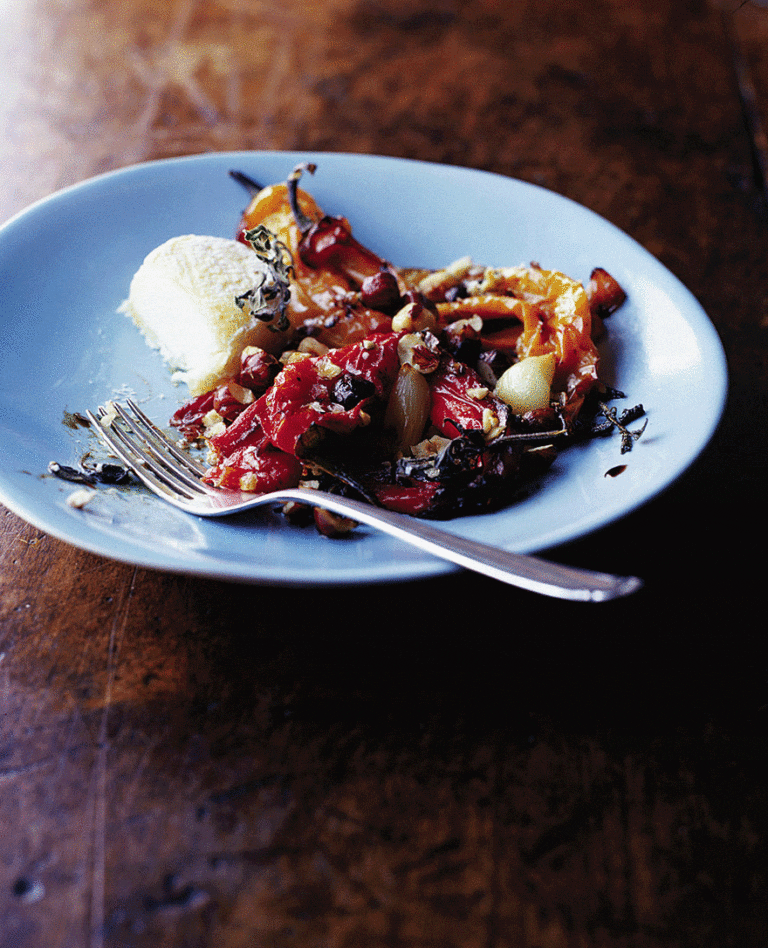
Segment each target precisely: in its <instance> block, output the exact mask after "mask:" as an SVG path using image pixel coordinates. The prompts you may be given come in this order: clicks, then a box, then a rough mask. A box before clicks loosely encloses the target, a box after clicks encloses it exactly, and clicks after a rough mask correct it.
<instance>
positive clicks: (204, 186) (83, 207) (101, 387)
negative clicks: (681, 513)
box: [0, 152, 727, 585]
mask: <svg viewBox="0 0 768 948" xmlns="http://www.w3.org/2000/svg"><path fill="white" fill-rule="evenodd" d="M306 160H309V161H313V162H315V163H316V164H317V166H318V170H317V173H316V174H315V175H314V177H312V178H306V179H305V182H304V184H305V185H306V186H307V188H308V189H309V190H311V192H312V193H313V194H314V196H315V197H316V199H317V201H318V203H319V204H320V206H321V207H323V208H324V209H325V211H326V212H328V213H330V214H340V215H344V216H345V217H347V218H348V219H349V220H350V221H351V223H352V226H353V229H354V232H355V235H356V236H357V237H358V238H359V239H360V240H361V241H362V242H363V243H365V244H368V245H369V246H370V247H372V248H373V249H374V250H376V251H377V252H378V253H379V254H380V255H381V256H382V257H385V258H387V259H389V260H391V261H392V262H393V263H395V264H398V265H403V266H422V267H440V266H443V265H445V264H447V263H449V262H451V261H453V260H454V259H456V258H458V257H461V256H465V255H467V254H469V255H471V256H472V257H473V258H474V259H475V260H476V261H477V262H479V263H484V264H490V265H496V266H502V265H514V264H518V263H529V262H531V261H536V262H538V263H540V264H541V265H542V266H543V267H546V268H548V269H559V270H562V271H564V272H565V273H567V274H568V275H569V276H572V277H574V278H576V279H580V280H583V281H586V280H587V279H588V278H589V274H590V272H591V270H592V269H593V268H594V267H595V266H601V267H604V268H605V269H606V270H608V271H609V273H611V274H612V275H613V276H614V277H616V279H617V280H618V281H619V282H620V283H621V284H622V286H623V287H624V288H625V289H626V291H627V293H628V297H629V298H628V302H627V303H626V304H625V305H624V306H623V307H622V309H621V310H619V311H618V312H617V313H616V314H614V315H613V316H612V317H611V318H610V320H609V321H608V328H609V337H608V339H607V340H606V342H605V343H604V344H603V346H602V351H603V360H604V361H603V370H602V377H603V379H604V381H606V382H607V383H609V384H611V385H613V386H615V387H616V388H619V389H621V390H622V391H624V392H625V393H626V395H627V399H626V401H625V402H618V403H616V404H617V405H618V406H619V407H621V406H622V405H623V406H630V405H634V404H636V403H638V402H641V403H642V404H643V405H644V407H645V409H646V412H647V417H648V428H647V431H646V433H645V435H644V436H643V437H642V438H641V439H640V440H639V441H638V442H636V445H635V448H634V450H632V451H631V452H630V453H629V454H626V455H624V456H621V455H620V450H619V449H620V444H619V438H618V437H617V436H616V437H608V438H601V439H597V440H594V441H591V442H589V443H588V444H585V445H582V446H578V447H575V448H572V449H570V450H568V451H566V452H565V453H564V454H563V455H562V456H561V458H560V459H559V460H558V462H557V464H556V466H555V467H554V469H553V470H552V471H551V472H550V473H549V474H548V475H547V476H546V477H545V478H544V479H543V480H542V482H541V484H540V485H539V487H538V489H537V490H536V491H535V492H533V493H532V494H531V495H530V496H529V497H527V498H526V499H525V500H523V501H521V502H519V503H518V504H516V505H515V506H513V507H510V508H509V509H507V510H504V511H501V512H499V513H494V514H486V515H484V516H475V517H468V518H460V519H457V520H453V521H451V522H449V523H445V524H442V526H443V527H444V529H445V530H451V531H454V532H456V533H460V534H463V535H467V536H472V537H476V538H482V539H484V540H486V541H490V542H493V543H496V544H498V545H500V546H504V547H507V548H509V549H513V550H517V551H520V552H534V551H540V550H544V549H546V548H548V547H552V546H555V545H557V544H560V543H563V542H566V541H568V540H572V539H574V538H576V537H579V536H582V535H583V534H586V533H588V532H590V531H593V530H596V529H598V528H600V527H602V526H604V525H605V524H607V523H609V522H611V521H613V520H615V519H617V518H618V517H621V516H622V515H624V514H626V513H628V512H629V511H631V510H634V509H635V508H637V507H638V506H639V505H641V504H643V503H644V502H646V501H647V500H649V499H650V498H652V497H653V496H654V495H655V494H657V493H658V492H659V491H661V490H662V489H664V488H665V487H667V486H668V485H669V484H670V483H671V482H672V481H674V480H675V478H677V477H678V476H679V475H680V474H681V473H682V472H683V471H684V470H685V469H686V468H687V467H688V466H689V465H690V464H691V462H692V461H693V460H694V459H695V458H696V457H697V455H698V454H699V452H700V451H701V450H702V448H703V447H704V446H705V445H706V443H707V442H708V440H709V439H710V437H711V436H712V434H713V432H714V429H715V427H716V425H717V423H718V421H719V419H720V416H721V413H722V410H723V407H724V402H725V397H726V390H727V369H726V363H725V358H724V355H723V350H722V347H721V345H720V341H719V339H718V336H717V334H716V332H715V330H714V328H713V326H712V324H711V323H710V321H709V320H708V318H707V316H706V315H705V313H704V312H703V310H702V309H701V307H700V306H699V304H698V303H697V301H696V300H695V299H694V298H693V296H692V295H691V294H690V293H689V292H688V291H687V290H686V289H685V288H684V287H683V286H682V285H681V284H680V282H679V281H678V280H677V279H676V278H675V277H674V276H673V275H672V274H671V273H669V271H668V270H666V269H665V268H664V267H663V266H662V265H661V264H660V263H659V262H658V261H657V260H655V259H654V258H653V257H652V256H651V255H650V254H649V253H647V252H646V251H645V250H644V249H643V248H642V247H640V246H639V245H638V244H637V243H635V242H634V241H633V240H632V239H631V238H629V237H628V236H627V235H626V234H624V233H622V232H621V231H620V230H618V229H617V228H616V227H614V226H613V225H612V224H610V223H608V222H607V221H605V220H604V219H602V218H601V217H599V216H597V215H596V214H594V213H592V212H591V211H589V210H586V209H585V208H583V207H581V206H579V205H577V204H575V203H573V202H572V201H570V200H567V199H565V198H563V197H561V196H559V195H557V194H553V193H552V192H549V191H546V190H543V189H541V188H538V187H536V186H534V185H530V184H525V183H522V182H520V181H515V180H511V179H509V178H504V177H500V176H497V175H492V174H488V173H485V172H478V171H472V170H467V169H463V168H456V167H446V166H441V165H432V164H426V163H421V162H414V161H406V160H401V159H393V158H381V157H371V156H362V155H340V154H305V153H300V154H292V153H285V152H283V153H274V152H267V153H259V152H241V153H234V154H233V153H228V154H209V155H200V156H194V157H188V158H179V159H172V160H165V161H159V162H150V163H146V164H142V165H137V166H134V167H129V168H125V169H122V170H120V171H116V172H112V173H110V174H107V175H103V176H100V177H97V178H94V179H92V180H89V181H86V182H84V183H82V184H79V185H76V186H74V187H71V188H68V189H66V190H64V191H61V192H59V193H57V194H54V195H52V196H50V197H49V198H46V199H45V200H43V201H40V202H39V203H37V204H35V205H33V206H32V207H30V208H28V209H27V210H26V211H24V212H23V213H21V214H19V215H18V216H16V217H15V218H14V219H12V220H11V221H9V222H8V223H7V224H6V225H5V226H4V227H3V228H2V229H0V275H1V277H0V278H1V280H2V284H1V285H2V298H1V301H0V306H1V307H2V310H1V314H0V325H1V329H2V342H1V343H0V346H1V347H2V370H1V375H0V445H2V449H1V450H2V462H1V464H0V500H2V502H3V503H4V504H5V505H6V506H7V507H9V508H10V509H11V510H13V511H14V512H15V513H16V514H18V515H19V516H21V517H23V518H24V519H25V520H27V521H29V522H30V523H31V524H33V525H34V526H36V527H38V528H39V529H41V530H43V531H45V532H47V533H49V534H52V535H53V536H56V537H59V538H60V539H62V540H65V541H67V542H69V543H72V544H74V545H75V546H78V547H82V548H84V549H87V550H90V551H92V552H95V553H98V554H102V555H104V556H107V557H112V558H114V559H117V560H122V561H125V562H129V563H134V564H137V565H140V566H146V567H152V568H157V569H163V570H172V571H178V572H183V573H192V574H197V575H204V576H212V577H221V578H225V579H232V580H243V581H247V582H258V583H276V584H277V583H280V584H297V583H306V584H318V585H326V584H345V583H351V582H373V581H395V580H405V579H415V578H420V577H428V576H434V575H437V574H440V573H443V572H446V571H448V570H450V569H453V567H450V566H447V565H445V564H443V563H442V562H439V561H437V560H435V559H433V558H431V557H429V556H427V555H425V554H422V553H420V552H418V551H416V550H413V549H411V548H409V547H407V546H404V545H402V544H400V543H398V542H396V541H395V540H392V539H389V538H387V537H384V536H382V535H379V534H377V533H375V532H372V531H369V530H367V529H362V528H360V529H359V530H358V531H356V532H355V534H354V536H353V537H352V538H350V539H346V540H343V541H334V540H329V539H326V538H324V537H322V536H320V535H318V534H317V533H316V532H315V531H314V529H308V528H307V529H305V528H299V527H293V526H290V525H289V524H288V523H286V522H285V521H284V520H283V518H282V517H281V516H280V515H279V514H277V513H272V512H269V511H259V512H253V513H252V514H248V515H247V516H245V517H241V518H239V519H237V520H235V519H229V520H218V521H212V520H200V519H197V518H194V517H190V516H187V515H185V514H182V513H180V512H178V511H175V510H173V509H171V508H170V507H168V506H167V505H165V504H163V503H162V502H161V501H160V500H157V499H156V498H154V497H151V496H147V495H145V494H143V493H142V492H141V491H138V490H128V491H125V490H123V491H121V490H115V489H106V488H100V489H99V491H98V496H97V497H96V499H95V500H93V501H91V502H90V503H89V504H88V505H87V506H85V507H84V508H82V509H73V508H71V507H70V506H68V505H67V503H66V499H67V497H68V496H69V495H70V494H71V493H72V492H73V489H74V488H73V486H72V485H70V484H66V483H63V482H62V481H60V480H57V479H55V478H53V477H51V476H48V475H47V473H46V471H47V466H48V462H49V461H52V460H55V461H58V462H60V463H63V464H76V463H77V462H78V460H79V459H80V458H81V457H82V456H83V454H84V453H85V452H86V451H88V450H89V449H92V448H94V447H95V444H94V440H93V437H92V436H91V435H90V434H89V433H88V432H87V431H85V430H83V429H74V430H73V429H72V428H71V427H68V426H67V425H66V424H65V420H66V419H67V418H68V417H69V414H70V413H74V412H84V411H85V410H86V409H87V408H94V407H95V406H97V405H99V404H102V403H103V402H104V401H105V400H106V399H109V398H115V397H119V396H120V395H121V394H124V393H129V394H133V395H134V397H136V398H138V400H139V401H140V402H141V403H142V405H143V407H144V409H145V410H146V411H147V412H148V413H149V414H150V415H151V416H152V417H153V418H154V419H155V420H156V421H157V422H158V423H159V424H160V425H162V426H166V424H167V420H168V418H169V416H170V415H171V414H172V412H173V411H174V409H175V408H176V406H177V405H178V404H180V403H181V402H182V401H184V400H185V397H186V389H184V388H177V387H174V385H172V384H171V382H170V379H169V373H168V371H167V369H166V367H165V365H164V364H163V363H162V361H161V359H160V358H159V356H158V355H157V354H156V353H155V352H154V351H152V350H150V349H149V348H147V346H146V344H145V343H144V340H143V338H142V337H141V335H140V334H139V332H138V331H137V330H136V329H135V328H134V327H133V324H132V323H131V322H130V321H129V320H128V319H127V318H126V317H125V316H122V315H119V314H118V313H117V308H118V306H119V305H120V303H121V302H122V301H123V299H124V298H125V296H126V295H127V293H128V286H129V283H130V280H131V277H132V276H133V274H134V272H135V271H136V269H137V268H138V266H139V265H140V264H141V262H142V260H143V259H144V257H145V255H146V254H147V253H148V252H149V251H150V250H152V249H153V248H154V247H156V246H157V245H158V244H160V243H162V242H163V241H164V240H166V239H168V238H169V237H173V236H175V235H179V234H185V233H197V234H211V235H221V236H225V237H229V236H233V235H234V232H235V228H236V226H237V222H238V218H239V215H240V212H241V210H242V209H243V207H244V206H245V205H246V204H247V195H246V194H245V192H244V191H243V189H242V188H241V187H240V186H239V185H238V184H236V183H235V182H234V181H233V180H232V178H230V176H229V175H228V172H229V170H230V169H238V170H240V171H243V172H245V173H246V174H248V175H250V176H251V177H253V178H255V179H256V180H258V181H259V182H261V183H262V184H269V183H272V182H275V181H283V180H285V178H286V176H287V175H288V174H289V173H290V171H291V170H292V168H293V167H294V165H295V164H297V163H298V162H299V161H306ZM618 464H626V470H625V471H624V472H623V473H622V474H621V475H620V476H617V477H607V476H606V472H607V471H608V470H609V469H611V468H613V467H615V466H616V465H618Z"/></svg>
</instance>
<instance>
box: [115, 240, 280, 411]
mask: <svg viewBox="0 0 768 948" xmlns="http://www.w3.org/2000/svg"><path fill="white" fill-rule="evenodd" d="M268 273H269V268H268V266H267V264H266V263H265V262H264V261H263V260H261V259H260V257H259V256H258V254H256V253H255V252H254V250H253V249H252V248H251V247H247V246H246V245H245V244H242V243H240V242H239V241H236V240H229V239H227V238H225V237H200V236H197V235H194V234H186V235H184V236H181V237H173V238H172V239H171V240H168V241H166V242H165V243H164V244H161V245H160V246H159V247H157V248H156V249H155V250H153V251H152V252H151V253H149V254H148V255H147V257H146V259H145V260H144V262H143V263H142V265H141V267H140V268H139V269H138V270H137V272H136V275H135V276H134V278H133V280H132V281H131V288H130V293H129V296H128V299H127V300H126V301H125V303H124V304H123V305H122V307H121V311H122V312H124V313H126V314H127V315H128V316H130V317H131V319H133V321H134V322H135V323H136V325H137V326H138V327H139V329H140V330H141V331H142V333H143V334H144V337H145V338H146V340H147V342H148V343H149V344H150V345H151V346H152V347H153V348H155V349H158V350H159V351H160V354H161V355H162V357H163V358H164V359H165V360H166V362H167V363H168V365H169V366H170V367H171V368H172V369H173V370H174V374H173V379H174V381H182V382H186V383H187V386H188V387H189V391H190V393H191V394H192V395H199V394H200V393H202V392H206V391H208V390H209V389H211V388H213V387H214V385H216V383H217V382H219V381H220V380H221V379H222V378H225V377H227V376H228V375H233V374H235V373H236V371H237V367H238V359H239V356H240V353H241V352H242V350H243V349H244V348H245V346H260V347H261V348H263V349H267V350H273V351H274V350H275V349H276V348H277V349H279V347H280V344H281V341H282V334H280V333H275V332H273V331H272V330H270V329H269V328H267V325H266V324H265V323H264V322H262V321H261V320H259V319H256V318H255V317H253V316H252V315H251V314H250V313H249V312H248V311H247V308H246V311H245V312H244V311H243V310H242V309H241V308H240V307H239V306H238V305H237V303H236V302H235V298H236V297H237V296H239V295H240V294H242V293H246V292H247V291H249V290H251V289H253V287H254V285H255V284H256V283H258V282H260V281H261V280H262V278H263V277H264V275H265V274H268Z"/></svg>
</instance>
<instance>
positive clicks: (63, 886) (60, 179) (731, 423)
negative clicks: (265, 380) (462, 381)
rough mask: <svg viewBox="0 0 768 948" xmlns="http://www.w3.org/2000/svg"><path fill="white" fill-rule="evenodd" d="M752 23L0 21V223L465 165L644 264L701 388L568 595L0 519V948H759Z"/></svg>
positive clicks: (669, 5)
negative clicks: (274, 184)
mask: <svg viewBox="0 0 768 948" xmlns="http://www.w3.org/2000/svg"><path fill="white" fill-rule="evenodd" d="M767 38H768V10H766V9H765V7H764V6H763V5H762V4H759V3H747V4H739V3H738V2H734V3H733V4H732V5H729V4H727V3H725V2H723V3H721V4H718V5H709V4H707V3H705V2H703V0H688V2H684V0H636V2H632V3H630V2H622V0H595V2H593V3H590V4H583V5H582V4H581V3H578V2H576V0H566V2H556V0H551V2H548V0H541V2H537V3H531V2H520V3H506V4H505V3H501V2H499V0H471V2H466V3H458V2H454V0H415V2H413V3H410V4H405V3H401V2H396V0H378V2H377V0H328V2H324V3H320V2H314V0H313V2H307V0H303V2H298V0H285V2H281V3H279V4H266V3H263V4H262V3H245V2H239V0H170V2H168V3H166V4H164V5H156V4H150V3H148V2H145V0H122V2H120V3H118V2H117V0H106V2H95V0H72V2H69V3H59V4H47V3H43V2H42V0H38V2H36V0H18V2H17V3H16V4H15V6H14V8H13V11H12V12H11V10H10V8H9V9H8V10H7V11H6V10H4V11H2V12H0V64H1V65H0V71H1V72H2V75H3V88H4V90H5V95H4V99H3V101H2V102H0V120H1V125H0V128H1V129H2V135H0V155H2V168H3V176H4V187H3V188H2V189H1V190H0V217H2V219H6V218H8V217H9V216H10V215H11V214H13V213H15V212H16V211H18V210H20V209H21V208H22V207H24V206H25V205H26V204H28V203H29V202H31V201H33V200H36V199H37V198H40V197H43V196H45V195H46V194H48V193H50V192H51V191H53V190H55V189H57V188H59V187H62V186H65V185H68V184H71V183H74V182H76V181H79V180H82V179H84V178H87V177H88V176H90V175H92V174H96V173H99V172H101V171H105V170H109V169H112V168H116V167H120V166H123V165H126V164H130V163H133V162H138V161H143V160H147V159H153V158H160V157H166V156H173V155H180V154H188V153H195V152H202V151H210V150H226V149H233V148H237V149H239V148H255V149H308V150H310V149H312V150H314V149H326V150H336V151H350V152H359V153H381V154H390V155H400V156H405V157H412V158H418V159H425V160H429V161H441V162H449V163H454V164H460V165H466V166H471V167H476V168H484V169H489V170H493V171H496V172H501V173H503V174H508V175H513V176H515V177H519V178H522V179H524V180H527V181H532V182H535V183H537V184H541V185H543V186H545V187H548V188H552V189H554V190H556V191H558V192H560V193H562V194H564V195H566V196H568V197H570V198H573V199H574V200H577V201H579V202H581V203H583V204H585V205H587V206H588V207H590V208H592V209H594V210H595V211H597V212H598V213H600V214H602V215H603V216H605V217H606V218H608V219H609V220H611V221H612V222H614V223H615V224H617V225H618V226H619V227H621V228H622V229H624V230H625V231H627V232H628V233H629V234H630V235H631V236H632V237H634V238H635V239H636V240H638V241H639V242H640V243H641V244H643V245H644V246H645V247H646V248H647V249H648V250H650V251H651V252H652V253H653V254H655V255H656V256H657V257H658V258H659V259H660V260H661V261H662V262H663V263H664V264H665V265H666V266H667V267H669V268H670V269H671V270H672V271H673V273H675V274H676V275H677V276H678V277H679V278H680V279H681V280H682V281H683V282H684V283H685V284H686V285H687V286H688V287H689V288H690V289H691V291H692V292H693V293H694V294H695V295H696V296H697V298H698V299H699V300H700V301H701V303H702V304H703V306H704V307H705V309H706V310H707V312H708V313H709V315H710V317H711V318H712V320H713V322H714V324H715V326H716V328H717V330H718V332H719V334H720V336H721V338H722V340H723V343H724V345H725V348H726V351H727V355H728V360H729V368H730V380H731V391H730V396H729V403H728V407H727V411H726V415H725V418H724V421H723V424H722V425H721V427H720V429H719V431H718V432H717V434H716V436H715V438H714V440H713V442H712V444H711V445H710V446H709V447H708V448H707V450H706V451H705V452H704V454H703V456H702V457H701V458H700V459H699V461H698V462H697V463H696V464H695V465H694V466H693V467H692V468H691V470H690V471H689V472H687V473H686V474H685V475H684V476H683V478H681V480H680V481H679V482H678V483H677V484H675V485H674V486H673V487H671V488H670V489H669V490H668V491H667V492H665V494H664V495H663V496H661V497H659V498H658V499H656V500H654V501H653V502H652V503H650V504H648V505H647V506H646V507H645V508H643V509H642V510H639V511H636V512H635V513H633V514H631V515H630V516H628V517H626V518H625V519H624V520H622V521H621V522H620V523H617V524H614V525H612V526H610V527H607V528H605V529H604V530H601V531H600V532H599V533H597V534H595V535H594V536H591V537H587V538H584V539H583V540H580V541H578V542H574V543H572V544H569V545H568V546H567V547H563V548H560V549H558V550H556V551H552V556H553V558H556V559H559V560H561V561H563V562H572V563H578V564H580V565H585V566H592V567H596V568H603V569H611V570H615V571H618V572H627V573H637V574H640V575H642V576H643V577H644V578H645V580H646V585H645V588H644V589H643V590H642V591H641V592H640V593H639V594H637V595H636V596H634V597H632V599H631V600H627V601H622V602H615V603H608V604H605V605H601V606H599V607H583V606H573V605H567V604H564V603H558V602H551V601H546V600H542V599H539V598H536V597H534V596H531V595H528V594H523V593H518V592H515V591H513V590H510V589H507V588H500V587H499V586H497V585H495V584H493V583H492V582H490V581H486V580H483V579H481V578H479V577H475V576H470V575H464V574H459V575H456V576H451V577H449V578H445V579H439V580H433V581H429V582H419V583H412V584H404V585H402V586H393V587H386V588H384V589H377V588H351V589H343V590H311V589H300V590H297V591H296V590H295V591H291V592H288V591H286V590H281V589H274V588H266V587H265V588H259V587H249V586H241V585H237V584H225V583H221V582H217V581H213V580H201V579H197V578H192V577H186V576H175V575H168V574H162V573H155V572H152V571H148V570H144V569H139V568H136V567H134V566H131V565H126V564H120V563H115V562H112V561H109V560H106V559H103V558H101V557H97V556H94V555H92V554H90V553H87V552H84V551H81V550H77V549H74V548H72V547H70V546H68V545H66V544H64V543H62V542H60V541H58V540H56V539H54V538H52V537H49V536H46V535H44V534H41V533H40V531H38V530H37V529H35V528H34V527H32V526H30V525H27V524H25V523H23V522H22V521H21V520H19V519H18V518H17V517H15V516H14V515H13V514H11V513H10V512H8V511H6V510H0V536H1V537H2V544H1V546H0V836H1V837H2V840H3V843H4V845H3V846H2V849H1V851H0V945H2V946H3V948H6V946H8V948H11V946H13V948H39V946H40V945H45V946H51V948H54V946H56V948H58V946H62V948H64V946H66V948H70V946H73V948H74V946H83V948H85V946H88V948H102V946H103V948H118V946H119V948H125V946H132V948H149V946H168V948H182V946H185V948H187V946H200V948H202V946H206V948H209V946H210V948H213V946H216V948H246V946H247V948H257V946H258V948H262V946H264V948H266V946H270V948H277V946H291V948H293V946H302V948H315V946H316V948H321V946H322V948H342V946H344V948H347V946H354V948H358V946H366V948H369V946H371V948H372V946H388V948H389V946H392V948H396V946H403V948H406V946H407V948H421V946H424V948H426V946H440V948H443V946H445V948H449V946H461V948H474V946H483V948H507V946H509V948H517V946H530V948H575V946H589V948H592V946H595V948H603V946H605V948H646V946H647V948H657V946H658V948H660V946H665V948H666V946H669V948H672V946H674V948H688V946H690V948H701V946H703V945H707V946H710V945H711V946H714V945H717V946H718V948H727V946H734V948H752V946H754V948H757V946H761V945H764V944H766V942H767V941H768V899H767V897H766V870H765V865H766V858H765V857H766V831H768V825H767V824H768V818H767V817H766V814H767V813H768V791H767V790H766V784H765V780H764V776H763V768H764V764H765V746H766V707H768V689H767V688H766V649H765V644H764V639H765V632H764V626H765V619H764V615H765V609H764V606H763V586H764V582H765V580H764V573H765V569H764V559H765V557H764V551H763V546H764V543H763V540H762V533H763V531H764V523H763V521H762V520H761V519H760V515H761V512H762V511H763V510H764V506H765V505H764V495H765V479H766V449H765V436H764V432H763V427H764V421H765V418H766V391H768V373H767V371H766V353H767V352H768V345H767V344H766V332H767V331H768V304H767V302H766V301H767V300H768V296H767V295H766V286H767V285H768V282H767V280H766V277H767V276H768V271H767V265H766V249H767V241H766V236H767V234H768V229H767V228H768V213H766V203H765V198H766V196H765V189H764V181H761V177H760V166H759V161H758V162H756V151H755V145H756V141H757V144H758V145H759V135H758V138H757V140H756V138H755V129H756V128H757V129H758V130H759V129H760V128H765V123H766V121H767V120H768V106H767V103H768V83H767V82H766V77H767V76H768V59H767V58H766V49H768V44H766V39H767ZM740 70H744V71H743V72H741V71H740ZM745 79H746V80H747V81H748V88H749V89H751V90H752V93H753V97H752V100H751V103H750V108H751V109H753V111H752V112H751V113H748V112H747V111H745V97H744V90H745ZM7 357H8V356H7V355H6V352H5V348H3V359H5V358H7ZM36 384H37V385H39V384H40V383H39V381H37V383H36ZM35 391H36V392H37V393H38V394H39V389H37V388H36V389H35ZM753 535H755V536H754V539H753ZM382 601H385V602H386V609H382V608H381V602H382Z"/></svg>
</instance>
